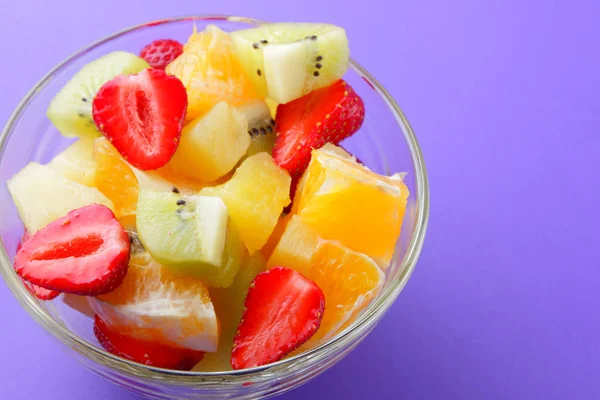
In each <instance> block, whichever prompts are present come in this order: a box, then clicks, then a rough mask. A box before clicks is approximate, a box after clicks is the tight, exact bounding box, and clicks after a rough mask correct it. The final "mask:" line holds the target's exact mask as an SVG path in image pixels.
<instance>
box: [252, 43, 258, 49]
mask: <svg viewBox="0 0 600 400" xmlns="http://www.w3.org/2000/svg"><path fill="white" fill-rule="evenodd" d="M252 47H254V48H255V49H258V48H259V47H260V45H259V44H258V43H254V44H252Z"/></svg>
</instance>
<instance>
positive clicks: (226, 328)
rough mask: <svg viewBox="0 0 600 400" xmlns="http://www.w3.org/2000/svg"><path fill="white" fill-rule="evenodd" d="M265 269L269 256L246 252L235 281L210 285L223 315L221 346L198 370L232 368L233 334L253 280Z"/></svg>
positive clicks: (217, 307) (221, 321)
mask: <svg viewBox="0 0 600 400" xmlns="http://www.w3.org/2000/svg"><path fill="white" fill-rule="evenodd" d="M264 270H265V259H264V258H263V256H262V255H261V254H260V253H254V255H252V256H248V255H246V257H244V261H243V262H242V266H241V267H240V270H239V272H238V273H237V275H236V276H235V279H234V280H233V283H232V284H231V286H229V287H228V288H226V289H220V288H215V289H210V298H211V300H212V302H213V305H214V307H215V311H216V313H217V315H218V316H219V322H220V328H221V334H220V336H219V350H217V351H216V352H215V353H208V354H207V355H206V357H204V360H202V362H201V363H200V364H198V366H196V367H195V368H194V371H205V372H210V371H228V370H231V364H230V363H229V359H230V357H231V350H232V348H233V338H234V336H235V334H236V332H237V327H238V325H239V324H240V320H241V319H242V313H243V311H244V300H245V299H246V295H247V294H248V289H249V288H250V284H251V283H252V281H253V280H254V278H256V275H258V274H259V273H261V272H263V271H264Z"/></svg>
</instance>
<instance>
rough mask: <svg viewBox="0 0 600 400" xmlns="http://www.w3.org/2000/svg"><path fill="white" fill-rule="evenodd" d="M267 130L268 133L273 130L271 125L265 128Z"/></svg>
mask: <svg viewBox="0 0 600 400" xmlns="http://www.w3.org/2000/svg"><path fill="white" fill-rule="evenodd" d="M267 130H268V131H269V133H271V132H273V128H272V127H271V125H269V126H267Z"/></svg>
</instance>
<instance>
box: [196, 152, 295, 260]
mask: <svg viewBox="0 0 600 400" xmlns="http://www.w3.org/2000/svg"><path fill="white" fill-rule="evenodd" d="M290 183H291V178H290V175H289V174H288V173H287V171H285V170H284V169H282V168H280V167H278V166H277V165H276V164H275V161H273V158H272V157H271V156H270V155H268V154H267V153H258V154H255V155H253V156H251V157H248V158H247V159H246V160H244V162H242V164H241V165H240V166H239V167H238V169H237V170H236V171H235V173H234V174H233V177H232V178H231V179H230V180H229V181H227V182H225V183H224V184H222V185H219V186H214V187H206V188H204V189H202V190H201V191H200V195H202V196H218V197H220V198H221V199H223V201H224V202H225V204H226V205H227V209H228V210H229V215H230V216H231V220H232V222H233V224H234V225H236V226H237V228H238V229H239V231H240V234H241V235H242V238H243V240H244V243H245V244H246V248H247V249H248V252H249V253H250V254H254V252H255V251H256V250H258V249H260V248H261V247H263V246H264V244H265V243H266V242H267V239H268V238H269V236H270V235H271V233H272V232H273V229H274V228H275V225H277V220H278V219H279V215H280V214H281V212H282V211H283V208H284V207H285V206H287V205H288V204H290Z"/></svg>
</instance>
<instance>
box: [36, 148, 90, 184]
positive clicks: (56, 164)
mask: <svg viewBox="0 0 600 400" xmlns="http://www.w3.org/2000/svg"><path fill="white" fill-rule="evenodd" d="M48 167H50V168H52V169H53V170H54V171H55V172H57V173H58V174H59V175H62V176H64V177H65V178H67V179H70V180H72V181H75V182H79V183H81V184H82V185H85V186H93V185H94V181H95V179H96V161H95V160H94V140H93V139H90V138H82V139H79V140H77V141H76V142H75V143H73V144H72V145H70V146H69V147H67V148H66V149H65V150H64V151H63V152H62V153H60V154H58V155H57V156H56V157H54V158H53V159H52V161H50V162H49V163H48Z"/></svg>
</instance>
